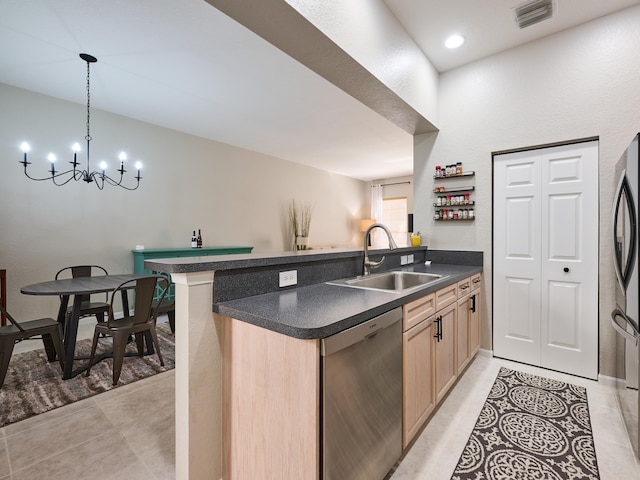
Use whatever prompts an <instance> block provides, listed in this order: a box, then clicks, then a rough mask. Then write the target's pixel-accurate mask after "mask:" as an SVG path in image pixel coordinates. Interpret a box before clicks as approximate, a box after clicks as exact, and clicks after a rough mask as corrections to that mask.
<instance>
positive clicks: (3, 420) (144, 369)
mask: <svg viewBox="0 0 640 480" xmlns="http://www.w3.org/2000/svg"><path fill="white" fill-rule="evenodd" d="M157 332H158V341H159V342H160V351H161V353H162V358H163V360H164V367H163V366H161V365H160V362H159V360H158V356H157V355H156V354H155V353H154V354H153V355H144V356H143V357H138V356H128V357H125V359H124V364H123V366H122V373H121V374H120V381H119V382H118V385H117V386H115V387H114V386H113V385H112V384H111V382H112V372H113V360H112V359H111V358H106V359H104V360H102V361H101V362H98V363H97V364H95V365H94V366H93V367H91V373H90V374H89V376H88V377H85V374H84V373H81V374H80V375H77V376H75V377H74V378H72V379H69V380H63V379H62V371H61V369H60V364H59V363H58V362H57V361H55V362H53V363H49V362H48V361H47V356H46V354H45V351H44V348H38V349H37V350H32V351H30V352H25V353H18V354H14V355H13V356H12V357H11V362H10V364H9V371H8V372H7V376H6V378H5V381H4V385H3V386H2V389H0V427H3V426H5V425H9V424H10V423H15V422H18V421H20V420H24V419H27V418H29V417H32V416H34V415H38V414H40V413H44V412H47V411H49V410H53V409H54V408H58V407H61V406H63V405H68V404H70V403H73V402H76V401H78V400H82V399H83V398H88V397H91V396H93V395H96V394H98V393H102V392H106V391H107V390H111V389H113V388H118V387H120V386H122V385H127V384H129V383H133V382H135V381H138V380H142V379H143V378H147V377H150V376H152V375H155V374H157V373H160V372H166V371H167V370H171V369H172V368H174V366H175V342H174V335H173V333H171V330H170V328H169V325H168V324H166V323H159V324H158V326H157ZM30 341H35V340H30ZM37 342H38V343H39V346H40V347H42V341H40V340H37ZM111 342H112V341H111V338H104V339H100V340H99V344H98V348H97V350H96V353H101V352H104V351H108V350H111V345H112V343H111ZM136 351H137V350H136V346H135V342H131V343H130V344H129V345H127V352H136ZM90 353H91V340H89V339H86V340H80V341H78V343H77V344H76V356H81V355H86V356H88V355H89V354H90ZM87 361H88V360H76V361H75V362H74V367H75V368H77V367H79V366H82V365H83V362H84V363H86V362H87Z"/></svg>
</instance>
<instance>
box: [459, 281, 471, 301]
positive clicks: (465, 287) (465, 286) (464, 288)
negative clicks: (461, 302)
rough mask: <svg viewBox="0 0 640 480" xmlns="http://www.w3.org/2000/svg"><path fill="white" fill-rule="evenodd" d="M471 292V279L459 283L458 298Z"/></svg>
mask: <svg viewBox="0 0 640 480" xmlns="http://www.w3.org/2000/svg"><path fill="white" fill-rule="evenodd" d="M470 292H471V277H468V278H465V279H464V280H460V281H459V282H458V298H462V297H464V296H465V295H468V294H469V293H470Z"/></svg>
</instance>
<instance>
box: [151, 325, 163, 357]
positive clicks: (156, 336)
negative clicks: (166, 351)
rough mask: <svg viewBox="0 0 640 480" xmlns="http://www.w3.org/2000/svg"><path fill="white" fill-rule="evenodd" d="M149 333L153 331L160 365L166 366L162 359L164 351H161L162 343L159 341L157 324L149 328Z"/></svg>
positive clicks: (152, 336) (152, 335) (152, 334)
mask: <svg viewBox="0 0 640 480" xmlns="http://www.w3.org/2000/svg"><path fill="white" fill-rule="evenodd" d="M149 333H151V338H152V339H153V345H154V346H155V347H156V353H157V354H158V359H159V360H160V365H162V366H163V367H164V360H163V359H162V353H160V343H159V342H158V334H157V333H156V326H155V325H153V326H152V327H151V328H149Z"/></svg>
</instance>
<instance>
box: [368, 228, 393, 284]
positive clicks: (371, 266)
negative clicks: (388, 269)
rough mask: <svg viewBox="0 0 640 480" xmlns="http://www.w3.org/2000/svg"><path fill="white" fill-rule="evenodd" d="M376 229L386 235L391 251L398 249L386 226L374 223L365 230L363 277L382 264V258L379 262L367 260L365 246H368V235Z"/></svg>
mask: <svg viewBox="0 0 640 480" xmlns="http://www.w3.org/2000/svg"><path fill="white" fill-rule="evenodd" d="M376 227H378V228H381V229H382V230H384V231H385V233H386V234H387V237H388V238H389V248H390V249H391V250H395V249H396V248H398V246H397V245H396V242H395V241H394V240H393V237H392V236H391V231H390V230H389V228H388V227H387V226H385V225H383V224H381V223H374V224H373V225H371V226H370V227H369V228H367V231H366V232H364V268H363V274H364V275H369V274H370V273H371V270H374V269H376V268H378V267H379V266H380V265H382V262H384V256H383V257H382V258H381V259H380V261H379V262H372V261H371V260H369V251H368V248H367V246H368V245H369V235H370V234H371V230H373V229H374V228H376Z"/></svg>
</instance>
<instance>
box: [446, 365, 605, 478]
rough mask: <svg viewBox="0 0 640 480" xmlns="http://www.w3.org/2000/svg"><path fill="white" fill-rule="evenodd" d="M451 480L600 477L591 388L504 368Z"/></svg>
mask: <svg viewBox="0 0 640 480" xmlns="http://www.w3.org/2000/svg"><path fill="white" fill-rule="evenodd" d="M451 478H452V480H471V479H473V480H481V479H482V480H498V479H500V480H506V479H509V480H525V479H526V480H529V479H531V480H533V479H535V480H568V479H570V480H579V479H589V480H598V479H599V474H598V463H597V461H596V453H595V448H594V444H593V436H592V433H591V419H590V417H589V408H588V406H587V391H586V389H585V388H583V387H579V386H576V385H572V384H570V383H565V382H560V381H557V380H551V379H548V378H544V377H539V376H536V375H531V374H528V373H522V372H518V371H515V370H510V369H508V368H501V369H500V373H498V377H497V378H496V381H495V383H494V384H493V387H492V388H491V392H490V393H489V396H488V398H487V401H486V402H485V404H484V406H483V407H482V411H481V412H480V416H479V417H478V421H477V422H476V425H475V427H474V429H473V432H472V433H471V437H470V438H469V441H468V442H467V445H466V446H465V448H464V451H463V452H462V456H461V457H460V460H459V461H458V465H457V467H456V469H455V471H454V473H453V476H452V477H451Z"/></svg>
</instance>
